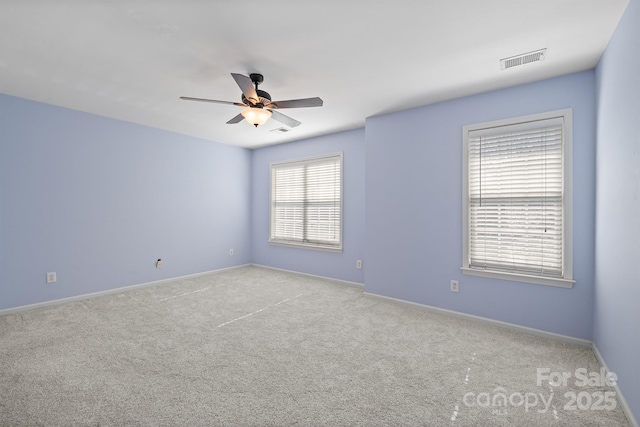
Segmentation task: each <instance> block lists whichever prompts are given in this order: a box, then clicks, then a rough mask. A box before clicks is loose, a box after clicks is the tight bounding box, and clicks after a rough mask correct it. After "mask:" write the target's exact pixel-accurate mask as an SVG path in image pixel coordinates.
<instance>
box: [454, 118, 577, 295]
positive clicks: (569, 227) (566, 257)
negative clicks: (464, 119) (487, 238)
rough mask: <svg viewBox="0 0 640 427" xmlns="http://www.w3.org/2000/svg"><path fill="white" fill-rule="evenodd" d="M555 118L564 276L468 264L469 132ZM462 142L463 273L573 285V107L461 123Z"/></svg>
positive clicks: (538, 282)
mask: <svg viewBox="0 0 640 427" xmlns="http://www.w3.org/2000/svg"><path fill="white" fill-rule="evenodd" d="M554 118H562V120H563V132H564V138H563V204H564V206H563V218H562V223H563V230H562V239H563V241H562V247H563V259H562V263H563V277H561V278H555V277H546V276H536V275H529V274H519V273H512V272H504V271H492V270H485V269H477V268H471V267H470V265H469V264H470V258H469V252H470V247H469V244H470V241H469V240H470V237H469V232H470V223H469V221H470V214H469V208H470V206H469V197H470V196H469V135H470V132H472V131H478V130H485V129H490V128H498V127H501V126H512V125H518V124H524V123H527V122H534V121H539V120H548V119H554ZM462 141H463V156H462V157H463V165H462V170H463V177H462V178H463V179H462V272H463V274H466V275H473V276H482V277H489V278H494V279H504V280H511V281H517V282H526V283H534V284H540V285H549V286H557V287H562V288H571V287H573V284H574V282H575V281H574V280H573V185H572V184H573V183H572V176H573V168H572V166H573V165H572V163H573V162H572V158H573V155H572V145H573V135H572V110H571V109H570V108H569V109H563V110H556V111H550V112H546V113H540V114H533V115H528V116H521V117H515V118H509V119H504V120H497V121H492V122H486V123H479V124H474V125H468V126H464V127H463V129H462Z"/></svg>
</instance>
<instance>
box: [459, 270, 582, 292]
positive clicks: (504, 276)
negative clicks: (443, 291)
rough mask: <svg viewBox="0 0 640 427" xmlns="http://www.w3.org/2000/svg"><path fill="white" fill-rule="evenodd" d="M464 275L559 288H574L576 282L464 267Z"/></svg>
mask: <svg viewBox="0 0 640 427" xmlns="http://www.w3.org/2000/svg"><path fill="white" fill-rule="evenodd" d="M461 270H462V274H465V275H468V276H481V277H489V278H491V279H501V280H511V281H514V282H524V283H533V284H536V285H545V286H555V287H558V288H573V284H574V283H575V280H570V279H555V278H553V277H540V276H528V275H526V274H513V273H505V272H502V271H490V270H477V269H474V268H468V267H462V268H461Z"/></svg>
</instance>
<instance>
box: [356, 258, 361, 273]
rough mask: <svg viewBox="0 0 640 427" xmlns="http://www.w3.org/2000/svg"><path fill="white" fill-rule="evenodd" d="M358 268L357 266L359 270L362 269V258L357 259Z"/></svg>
mask: <svg viewBox="0 0 640 427" xmlns="http://www.w3.org/2000/svg"><path fill="white" fill-rule="evenodd" d="M356 268H357V269H358V270H360V269H361V268H362V260H361V259H359V260H357V261H356Z"/></svg>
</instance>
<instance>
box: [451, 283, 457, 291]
mask: <svg viewBox="0 0 640 427" xmlns="http://www.w3.org/2000/svg"><path fill="white" fill-rule="evenodd" d="M451 292H458V281H457V280H452V281H451Z"/></svg>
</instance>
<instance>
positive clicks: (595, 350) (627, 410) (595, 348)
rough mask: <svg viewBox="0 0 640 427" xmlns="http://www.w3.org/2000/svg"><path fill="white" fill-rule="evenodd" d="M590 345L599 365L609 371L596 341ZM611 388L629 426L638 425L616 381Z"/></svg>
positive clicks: (636, 426) (638, 426)
mask: <svg viewBox="0 0 640 427" xmlns="http://www.w3.org/2000/svg"><path fill="white" fill-rule="evenodd" d="M591 347H592V348H593V353H594V354H595V355H596V359H598V362H599V363H600V365H601V366H602V367H603V368H604V369H605V370H606V372H607V373H609V372H611V370H610V369H609V367H608V366H607V362H605V360H604V357H602V354H601V353H600V350H598V346H596V343H592V345H591ZM613 389H614V390H615V392H616V397H617V398H618V402H619V403H620V407H621V408H622V412H624V414H625V415H626V416H627V419H628V420H629V423H630V424H631V426H632V427H640V424H638V420H637V419H636V417H635V416H634V415H633V412H631V408H630V407H629V404H628V403H627V400H626V399H625V398H624V395H623V394H622V391H621V390H620V388H619V387H618V383H617V382H616V385H615V386H614V387H613Z"/></svg>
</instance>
